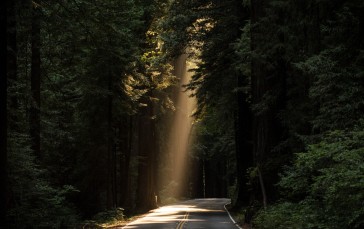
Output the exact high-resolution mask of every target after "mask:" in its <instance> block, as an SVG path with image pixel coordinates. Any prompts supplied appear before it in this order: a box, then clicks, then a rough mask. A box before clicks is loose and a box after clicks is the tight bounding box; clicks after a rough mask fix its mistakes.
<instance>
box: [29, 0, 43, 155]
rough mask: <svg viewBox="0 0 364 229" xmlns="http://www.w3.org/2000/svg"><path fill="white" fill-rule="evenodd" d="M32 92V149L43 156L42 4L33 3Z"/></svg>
mask: <svg viewBox="0 0 364 229" xmlns="http://www.w3.org/2000/svg"><path fill="white" fill-rule="evenodd" d="M31 42H32V44H31V50H32V57H31V79H30V81H31V82H30V84H31V94H32V101H31V106H30V137H31V140H32V147H31V148H32V150H33V151H34V153H35V155H36V156H37V157H39V158H42V155H41V150H40V84H41V69H40V66H41V59H40V44H41V41H40V6H38V5H36V4H35V3H33V9H32V32H31Z"/></svg>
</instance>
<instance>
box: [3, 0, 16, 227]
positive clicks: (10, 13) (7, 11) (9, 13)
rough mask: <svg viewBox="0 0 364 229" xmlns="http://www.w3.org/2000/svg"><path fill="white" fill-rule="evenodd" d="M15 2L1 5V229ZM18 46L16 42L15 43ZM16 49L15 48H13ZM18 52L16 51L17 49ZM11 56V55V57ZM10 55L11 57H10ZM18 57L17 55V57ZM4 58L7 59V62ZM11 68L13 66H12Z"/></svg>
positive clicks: (5, 176)
mask: <svg viewBox="0 0 364 229" xmlns="http://www.w3.org/2000/svg"><path fill="white" fill-rule="evenodd" d="M11 9H14V1H11V0H7V1H4V2H2V4H1V12H0V18H1V22H2V23H1V24H2V25H6V26H5V28H3V29H4V30H5V31H4V32H5V34H6V35H7V36H6V37H7V41H5V40H3V37H4V36H1V45H2V46H1V49H0V50H1V55H0V56H1V57H2V61H1V66H0V69H1V70H0V71H1V72H0V122H1V123H0V184H1V188H0V227H3V228H7V224H6V214H7V207H8V206H7V200H8V195H7V191H8V176H7V78H8V77H9V76H8V75H7V70H8V71H9V64H10V63H9V62H10V60H11V58H10V56H14V55H11V53H12V51H14V50H11V47H9V48H10V49H9V50H10V52H9V51H8V50H7V48H8V47H7V46H8V45H10V44H11V43H12V42H9V39H10V40H11V39H12V38H11V36H10V31H12V30H15V31H16V28H12V26H15V24H13V25H11V23H9V22H10V18H12V17H15V12H14V10H11ZM15 45H16V42H15ZM13 48H14V47H13ZM15 50H16V49H15ZM9 54H10V55H9ZM8 55H9V57H8ZM15 57H16V55H15ZM3 58H7V59H6V61H5V60H4V59H3ZM10 66H12V65H11V64H10Z"/></svg>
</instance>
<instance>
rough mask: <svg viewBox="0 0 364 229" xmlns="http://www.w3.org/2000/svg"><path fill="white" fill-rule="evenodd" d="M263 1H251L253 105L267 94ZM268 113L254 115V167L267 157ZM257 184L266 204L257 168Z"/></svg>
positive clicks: (265, 194)
mask: <svg viewBox="0 0 364 229" xmlns="http://www.w3.org/2000/svg"><path fill="white" fill-rule="evenodd" d="M265 4H266V1H265V0H252V1H251V50H252V52H256V53H255V55H254V56H253V57H252V63H251V82H252V99H253V104H258V103H260V102H262V99H263V96H264V94H265V93H266V92H267V85H266V76H267V74H268V72H267V71H266V69H265V65H264V63H263V60H262V59H261V58H260V56H259V45H260V44H261V43H260V42H264V40H263V41H262V39H263V38H262V36H263V34H264V33H263V28H262V27H263V26H262V24H261V21H260V20H261V19H262V17H264V7H265ZM268 112H269V111H267V110H265V111H260V112H259V113H258V114H255V115H254V121H253V152H254V159H255V164H256V166H260V165H261V164H262V161H263V160H264V158H265V157H266V156H267V155H266V154H267V152H268V142H269V139H268V138H269V133H268V131H269V125H268V119H269V114H268ZM259 184H260V189H261V194H262V202H263V204H265V203H266V200H267V193H266V190H265V184H264V179H263V173H262V169H261V168H259Z"/></svg>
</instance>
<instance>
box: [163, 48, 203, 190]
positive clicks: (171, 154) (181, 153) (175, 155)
mask: <svg viewBox="0 0 364 229" xmlns="http://www.w3.org/2000/svg"><path fill="white" fill-rule="evenodd" d="M193 67H194V64H193V63H192V62H189V61H188V59H187V54H183V55H181V56H180V57H179V58H178V59H177V60H176V62H175V66H174V73H175V75H176V76H177V77H178V78H179V79H180V81H179V86H178V92H177V93H176V98H175V108H176V109H175V112H174V116H173V121H172V124H171V128H170V133H169V139H168V153H167V158H168V162H167V163H169V165H168V166H170V174H166V176H165V179H168V180H166V181H165V182H164V183H165V184H169V185H170V186H171V185H172V186H174V187H170V188H172V189H173V191H172V193H170V195H171V196H173V197H180V196H181V195H186V192H188V177H187V176H188V170H187V164H188V163H187V161H188V153H189V148H190V147H189V146H190V144H191V142H192V137H191V136H193V135H192V134H191V130H192V125H193V117H192V114H193V110H194V109H195V106H196V102H195V99H194V98H193V97H190V96H189V93H188V92H186V91H185V88H184V87H183V85H185V84H187V83H188V82H189V81H190V79H191V76H192V74H193V73H192V72H190V71H189V70H190V69H192V68H193Z"/></svg>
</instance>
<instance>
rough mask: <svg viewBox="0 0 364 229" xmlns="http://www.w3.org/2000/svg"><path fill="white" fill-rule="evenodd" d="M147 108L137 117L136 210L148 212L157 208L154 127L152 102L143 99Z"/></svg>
mask: <svg viewBox="0 0 364 229" xmlns="http://www.w3.org/2000/svg"><path fill="white" fill-rule="evenodd" d="M143 103H144V104H146V105H147V106H145V107H142V108H141V111H140V115H139V127H138V128H139V139H138V142H139V143H138V145H139V154H138V156H139V158H138V159H139V162H138V190H137V203H136V204H137V208H138V209H139V210H143V211H144V210H150V209H153V208H155V207H156V206H157V203H156V199H155V195H156V190H155V188H156V187H155V172H156V170H155V162H156V158H155V157H156V153H155V147H154V144H155V141H156V136H155V130H154V128H155V126H154V120H153V119H152V117H153V104H152V101H150V100H149V99H147V98H145V99H144V101H143Z"/></svg>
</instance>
